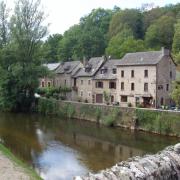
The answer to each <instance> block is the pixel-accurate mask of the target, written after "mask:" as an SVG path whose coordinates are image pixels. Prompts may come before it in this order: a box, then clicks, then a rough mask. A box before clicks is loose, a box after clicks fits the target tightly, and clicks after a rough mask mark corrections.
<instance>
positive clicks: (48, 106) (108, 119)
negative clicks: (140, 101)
mask: <svg viewBox="0 0 180 180" xmlns="http://www.w3.org/2000/svg"><path fill="white" fill-rule="evenodd" d="M38 112H39V113H41V114H46V115H47V114H48V115H55V116H59V117H66V118H74V119H81V120H87V121H91V122H95V123H98V124H102V125H106V126H117V127H123V128H128V129H131V130H140V131H146V132H151V133H156V134H161V135H168V136H175V137H180V112H176V111H165V110H158V109H143V108H130V107H119V106H110V105H102V104H90V103H79V102H67V101H59V100H55V99H46V98H41V99H39V104H38Z"/></svg>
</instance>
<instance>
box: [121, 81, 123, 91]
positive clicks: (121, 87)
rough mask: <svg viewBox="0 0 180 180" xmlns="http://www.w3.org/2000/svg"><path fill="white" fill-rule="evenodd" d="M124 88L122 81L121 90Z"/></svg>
mask: <svg viewBox="0 0 180 180" xmlns="http://www.w3.org/2000/svg"><path fill="white" fill-rule="evenodd" d="M123 90H124V82H121V91H123Z"/></svg>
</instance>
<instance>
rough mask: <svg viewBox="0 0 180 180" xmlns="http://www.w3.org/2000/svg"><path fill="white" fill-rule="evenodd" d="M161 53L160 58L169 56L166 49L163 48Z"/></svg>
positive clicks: (168, 51)
mask: <svg viewBox="0 0 180 180" xmlns="http://www.w3.org/2000/svg"><path fill="white" fill-rule="evenodd" d="M161 51H162V56H169V55H170V50H169V49H166V48H164V47H162V48H161Z"/></svg>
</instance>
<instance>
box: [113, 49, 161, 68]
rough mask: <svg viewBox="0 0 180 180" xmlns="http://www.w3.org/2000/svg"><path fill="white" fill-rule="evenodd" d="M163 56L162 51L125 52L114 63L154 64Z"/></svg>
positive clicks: (122, 64)
mask: <svg viewBox="0 0 180 180" xmlns="http://www.w3.org/2000/svg"><path fill="white" fill-rule="evenodd" d="M163 57H164V56H163V53H162V51H149V52H136V53H127V54H126V55H125V56H124V57H123V58H122V59H121V60H120V61H119V62H118V63H117V64H116V65H117V66H133V65H134V66H136V65H156V64H158V63H159V61H160V60H161V59H162V58H163Z"/></svg>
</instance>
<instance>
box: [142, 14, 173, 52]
mask: <svg viewBox="0 0 180 180" xmlns="http://www.w3.org/2000/svg"><path fill="white" fill-rule="evenodd" d="M174 23H175V18H174V17H172V16H167V15H164V16H161V17H160V18H159V19H157V20H156V21H155V22H154V23H153V24H151V25H150V26H149V28H148V29H147V32H146V36H145V42H146V45H147V47H150V48H155V49H159V48H160V47H166V48H169V49H171V47H172V42H173V35H174Z"/></svg>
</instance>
